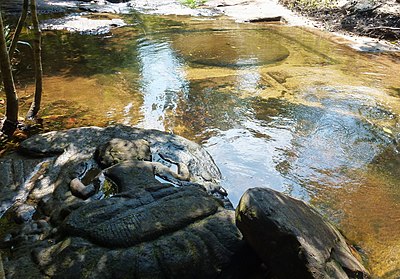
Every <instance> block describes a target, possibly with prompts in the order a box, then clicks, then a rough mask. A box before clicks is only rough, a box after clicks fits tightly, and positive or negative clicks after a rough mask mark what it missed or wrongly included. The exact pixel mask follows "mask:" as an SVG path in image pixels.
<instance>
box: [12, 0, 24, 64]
mask: <svg viewBox="0 0 400 279" xmlns="http://www.w3.org/2000/svg"><path fill="white" fill-rule="evenodd" d="M28 6H29V0H24V3H23V5H22V12H21V16H20V18H19V20H18V24H17V27H16V28H15V32H14V35H13V38H12V41H11V46H10V48H9V49H8V56H10V60H11V59H12V58H13V56H14V52H15V49H16V48H17V43H18V39H19V35H20V34H21V31H22V27H24V23H25V21H26V16H27V15H28Z"/></svg>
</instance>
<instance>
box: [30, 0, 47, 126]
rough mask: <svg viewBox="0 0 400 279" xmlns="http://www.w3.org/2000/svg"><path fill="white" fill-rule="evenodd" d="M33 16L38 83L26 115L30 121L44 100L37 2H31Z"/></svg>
mask: <svg viewBox="0 0 400 279" xmlns="http://www.w3.org/2000/svg"><path fill="white" fill-rule="evenodd" d="M30 7H31V16H32V24H33V32H34V39H33V59H34V62H35V63H34V65H35V81H36V88H35V96H34V100H33V102H32V105H31V107H30V109H29V111H28V113H27V115H26V117H27V118H28V119H32V118H34V117H36V115H37V113H38V112H39V109H40V102H41V100H42V91H43V88H42V75H43V69H42V54H41V52H42V32H41V31H40V28H39V19H38V16H37V4H36V0H31V6H30Z"/></svg>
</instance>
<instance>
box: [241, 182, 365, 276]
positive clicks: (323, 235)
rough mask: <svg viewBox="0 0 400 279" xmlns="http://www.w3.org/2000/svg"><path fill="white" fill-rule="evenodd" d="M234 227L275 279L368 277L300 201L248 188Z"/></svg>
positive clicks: (329, 228) (341, 240)
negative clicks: (265, 264) (237, 228)
mask: <svg viewBox="0 0 400 279" xmlns="http://www.w3.org/2000/svg"><path fill="white" fill-rule="evenodd" d="M236 223H237V226H238V227H239V229H240V231H241V232H242V233H243V237H244V239H245V240H246V241H247V242H249V243H250V246H251V247H252V248H253V249H254V250H255V251H256V252H257V254H258V255H259V256H260V258H261V259H262V260H263V261H264V262H265V263H267V264H268V266H269V267H270V268H271V270H272V272H273V273H274V275H275V276H276V277H277V278H369V274H368V272H367V271H366V269H365V268H364V267H363V266H362V265H361V264H360V262H359V261H358V260H357V259H356V257H355V256H354V255H353V254H352V252H351V250H350V248H349V247H348V245H347V244H346V241H345V239H344V238H343V236H342V235H341V234H340V233H339V231H338V230H337V229H335V228H334V227H333V226H332V225H331V224H330V223H329V222H327V221H326V220H325V219H324V218H323V217H322V216H321V215H319V214H318V213H317V212H316V211H315V210H314V209H312V208H311V207H309V206H308V205H306V204H305V203H304V202H302V201H300V200H296V199H293V198H290V197H288V196H286V195H284V194H281V193H279V192H276V191H274V190H271V189H267V188H253V189H250V190H248V191H247V192H246V193H245V194H244V195H243V196H242V198H241V200H240V203H239V205H238V207H237V209H236Z"/></svg>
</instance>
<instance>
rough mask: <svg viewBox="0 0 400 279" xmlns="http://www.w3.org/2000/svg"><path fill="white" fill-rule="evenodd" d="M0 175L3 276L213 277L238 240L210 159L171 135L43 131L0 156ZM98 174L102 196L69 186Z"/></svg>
mask: <svg viewBox="0 0 400 279" xmlns="http://www.w3.org/2000/svg"><path fill="white" fill-rule="evenodd" d="M149 160H151V161H149ZM0 173H2V174H3V177H2V179H1V180H0V217H1V216H3V218H1V219H0V221H1V225H2V228H3V230H0V248H1V249H6V250H9V251H10V253H7V254H4V255H6V256H4V257H3V264H4V270H5V273H6V277H7V278H43V277H56V278H122V277H133V278H214V277H217V276H220V275H221V273H224V272H226V270H230V266H231V264H232V263H231V261H232V259H233V258H235V259H237V258H238V256H237V253H239V250H241V249H242V246H243V241H242V236H241V233H240V232H239V230H238V229H237V227H236V226H235V216H234V211H233V210H229V209H227V206H229V204H230V203H229V200H228V199H227V198H226V195H224V193H225V191H224V190H223V189H222V188H221V187H220V186H219V185H218V181H219V179H220V178H221V175H220V172H219V170H218V168H217V166H216V165H215V163H214V161H213V160H212V158H211V156H210V155H209V154H208V153H207V152H206V151H205V150H204V149H203V148H202V147H201V146H199V145H198V144H196V143H193V142H191V141H189V140H186V139H184V138H182V137H179V136H176V135H171V134H168V133H164V132H161V131H156V130H143V129H137V128H132V127H127V126H113V127H107V128H99V127H85V128H78V129H71V130H67V131H60V132H50V133H46V134H42V135H37V136H34V137H32V138H30V139H28V140H26V141H24V142H23V143H22V144H21V149H20V153H19V154H16V153H13V154H9V155H7V156H5V157H3V158H0ZM101 175H102V176H101ZM103 179H109V180H111V181H112V182H113V183H114V184H115V185H116V186H117V190H116V192H113V193H112V195H111V197H107V196H106V195H100V194H101V193H100V192H101V191H99V192H97V193H96V194H93V193H92V192H93V191H90V192H91V193H90V194H88V195H85V198H86V200H83V199H81V198H80V197H79V195H76V194H74V193H73V191H72V190H73V187H72V188H71V186H74V185H75V186H76V185H78V186H79V187H83V189H86V188H87V187H88V186H89V185H91V184H87V183H93V185H92V186H93V187H95V190H94V192H95V191H98V187H97V186H98V185H97V182H98V181H100V180H101V181H103ZM163 179H164V180H163ZM73 181H74V182H73ZM75 182H76V183H75ZM102 183H104V181H103V182H102ZM103 186H104V185H103ZM177 186H179V187H177ZM79 187H77V188H76V189H75V190H79V189H78V188H79ZM15 193H17V194H15ZM216 193H220V194H219V195H217V194H216ZM221 193H222V194H221ZM225 194H226V193H225ZM215 196H217V197H218V198H216V197H215ZM105 197H107V198H105ZM14 223H15V224H14ZM8 227H10V230H8V229H7V228H8ZM11 228H12V230H11ZM11 251H12V252H11ZM235 255H236V256H235Z"/></svg>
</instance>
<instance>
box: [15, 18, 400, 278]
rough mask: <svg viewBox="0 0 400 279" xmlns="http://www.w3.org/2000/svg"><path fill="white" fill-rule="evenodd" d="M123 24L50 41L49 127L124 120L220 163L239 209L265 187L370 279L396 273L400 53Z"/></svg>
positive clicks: (307, 35)
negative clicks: (360, 262)
mask: <svg viewBox="0 0 400 279" xmlns="http://www.w3.org/2000/svg"><path fill="white" fill-rule="evenodd" d="M84 16H85V17H87V15H84ZM91 17H92V18H93V16H91ZM99 17H100V18H104V17H108V15H98V16H97V19H98V18H99ZM121 17H122V19H123V21H124V22H125V23H126V25H125V26H123V27H119V28H115V29H111V30H109V31H107V32H104V33H103V34H97V35H93V34H85V33H79V32H67V31H64V30H58V31H57V30H52V31H46V32H45V33H44V37H43V47H44V49H43V65H44V72H45V77H44V88H45V91H44V96H43V106H42V111H41V116H42V119H43V126H44V130H57V129H64V128H71V127H80V126H87V125H97V126H107V125H112V124H116V123H123V124H126V125H131V126H137V127H142V128H153V129H159V130H163V131H168V132H171V133H174V134H178V135H181V136H184V137H186V138H188V139H191V140H193V141H196V142H198V143H201V144H202V145H203V146H204V147H206V148H207V150H208V152H209V153H210V154H211V155H212V156H213V158H214V160H215V161H216V163H217V165H218V166H219V168H220V169H221V172H222V174H223V177H224V179H223V181H222V185H223V186H224V187H225V188H226V189H227V190H228V192H229V198H230V199H231V201H232V202H233V203H234V204H235V205H236V204H237V203H238V199H239V197H240V196H241V195H242V194H243V192H244V191H245V190H246V189H248V188H251V187H257V186H260V187H270V188H273V189H275V190H279V191H282V192H285V193H287V194H289V195H291V196H294V197H298V198H301V199H303V200H305V201H307V202H309V203H310V204H312V205H313V206H315V207H316V208H318V209H319V211H320V212H322V213H323V214H324V215H325V216H327V217H328V218H329V219H330V220H331V221H333V222H334V223H335V224H336V225H338V227H339V228H340V229H341V230H342V231H343V232H344V234H345V235H346V236H347V237H348V239H349V240H350V241H351V242H353V243H354V244H356V245H358V247H359V248H360V250H361V251H362V252H363V253H364V255H365V257H366V258H365V260H366V261H367V266H368V267H369V268H370V269H371V271H372V273H373V274H374V275H375V276H377V277H380V278H398V277H399V276H400V258H399V256H398V255H400V222H399V220H400V181H399V180H398V177H399V174H400V173H399V170H400V155H399V154H398V153H399V151H400V150H399V149H400V147H399V144H398V140H399V133H400V126H399V125H400V124H399V115H400V81H399V79H398V72H399V70H400V66H399V64H398V61H399V56H398V54H396V53H391V54H370V53H359V52H356V51H354V50H351V49H350V48H348V47H347V46H345V45H341V44H338V43H335V42H333V41H332V40H331V38H330V36H331V35H327V34H325V33H320V32H318V31H310V30H308V29H304V28H297V27H287V26H284V25H281V24H267V23H236V22H234V21H232V20H230V19H228V18H224V17H188V16H156V15H145V14H140V13H137V12H132V13H128V14H126V15H124V16H121ZM21 51H23V50H21ZM23 61H24V60H22V62H21V63H20V65H19V70H20V71H19V72H18V73H17V78H16V80H17V81H18V92H19V94H20V97H21V99H22V100H23V101H24V100H25V97H27V96H29V95H30V94H31V92H33V82H32V81H31V80H30V78H29V71H27V70H25V69H29V66H30V65H26V64H24V62H23ZM25 61H26V60H25ZM28 108H29V106H28V105H24V104H23V105H22V110H23V111H25V110H27V109H28Z"/></svg>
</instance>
